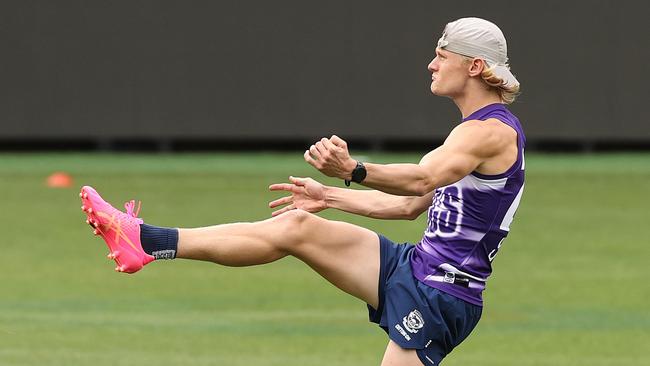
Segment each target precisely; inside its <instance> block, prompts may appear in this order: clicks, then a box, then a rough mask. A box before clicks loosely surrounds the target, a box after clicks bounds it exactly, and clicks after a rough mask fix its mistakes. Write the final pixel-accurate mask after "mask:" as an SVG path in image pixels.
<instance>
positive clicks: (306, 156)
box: [303, 150, 318, 169]
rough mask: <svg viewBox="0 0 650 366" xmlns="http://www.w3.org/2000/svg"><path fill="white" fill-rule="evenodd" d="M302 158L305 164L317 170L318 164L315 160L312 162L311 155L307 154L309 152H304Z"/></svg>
mask: <svg viewBox="0 0 650 366" xmlns="http://www.w3.org/2000/svg"><path fill="white" fill-rule="evenodd" d="M303 157H304V158H305V161H306V162H307V163H309V165H311V166H313V167H314V168H316V169H318V166H317V165H318V163H317V162H316V160H314V158H312V157H311V155H310V154H309V150H305V153H304V154H303Z"/></svg>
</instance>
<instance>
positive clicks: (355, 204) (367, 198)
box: [269, 177, 433, 220]
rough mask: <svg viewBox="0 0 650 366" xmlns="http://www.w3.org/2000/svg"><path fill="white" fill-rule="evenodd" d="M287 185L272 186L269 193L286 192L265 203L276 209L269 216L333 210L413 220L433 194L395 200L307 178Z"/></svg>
mask: <svg viewBox="0 0 650 366" xmlns="http://www.w3.org/2000/svg"><path fill="white" fill-rule="evenodd" d="M289 180H290V181H291V183H279V184H272V185H271V186H270V187H269V189H271V190H273V191H286V192H290V193H291V195H290V196H286V197H282V198H279V199H277V200H274V201H272V202H270V203H269V207H271V208H277V207H280V206H283V205H286V206H284V207H282V208H280V209H278V210H276V211H274V212H273V213H272V215H273V216H277V215H279V214H281V213H283V212H285V211H288V210H292V209H302V210H305V211H308V212H319V211H322V210H324V209H326V208H335V209H338V210H341V211H345V212H349V213H353V214H356V215H361V216H366V217H372V218H376V219H406V220H414V219H416V218H417V217H418V216H420V214H421V213H422V212H424V211H425V210H426V209H427V208H428V207H429V206H430V205H431V199H432V196H433V193H431V194H428V195H425V196H423V197H414V196H409V197H406V196H396V195H391V194H388V193H384V192H380V191H376V190H355V189H344V188H337V187H329V186H324V185H322V184H320V183H318V182H317V181H315V180H313V179H311V178H295V177H290V178H289Z"/></svg>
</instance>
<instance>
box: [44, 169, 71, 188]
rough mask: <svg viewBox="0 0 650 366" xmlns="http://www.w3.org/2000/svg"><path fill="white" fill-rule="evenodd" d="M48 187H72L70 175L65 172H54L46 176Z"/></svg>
mask: <svg viewBox="0 0 650 366" xmlns="http://www.w3.org/2000/svg"><path fill="white" fill-rule="evenodd" d="M45 183H46V184H47V186H48V187H50V188H69V187H72V183H73V182H72V176H70V174H68V173H66V172H54V173H52V174H50V176H49V177H47V180H46V181H45Z"/></svg>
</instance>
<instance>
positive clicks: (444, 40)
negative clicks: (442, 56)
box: [438, 18, 519, 87]
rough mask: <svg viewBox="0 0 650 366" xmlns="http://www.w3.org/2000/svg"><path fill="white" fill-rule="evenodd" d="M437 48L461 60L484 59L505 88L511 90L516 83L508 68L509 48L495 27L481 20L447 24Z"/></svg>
mask: <svg viewBox="0 0 650 366" xmlns="http://www.w3.org/2000/svg"><path fill="white" fill-rule="evenodd" d="M438 47H440V48H442V49H444V50H447V51H450V52H454V53H458V54H460V55H463V56H468V57H476V58H480V59H483V60H484V61H485V62H486V63H487V66H488V67H490V68H493V70H494V74H495V75H496V76H497V77H498V78H500V79H501V80H503V82H504V86H506V87H514V86H518V85H519V81H517V79H516V78H515V76H514V75H512V72H510V67H509V66H508V45H507V44H506V38H505V37H504V36H503V32H501V29H499V27H497V26H496V24H494V23H492V22H489V21H487V20H485V19H481V18H461V19H458V20H456V21H453V22H451V23H447V26H445V30H444V31H443V33H442V37H440V39H439V40H438Z"/></svg>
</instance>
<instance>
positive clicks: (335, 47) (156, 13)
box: [0, 0, 650, 151]
mask: <svg viewBox="0 0 650 366" xmlns="http://www.w3.org/2000/svg"><path fill="white" fill-rule="evenodd" d="M0 4H1V6H0V24H1V27H2V28H1V30H0V42H1V44H2V56H1V57H0V85H1V88H0V124H1V128H0V150H5V151H10V150H95V149H99V150H142V151H148V150H153V151H185V150H213V149H214V150H224V149H248V150H250V149H293V148H304V147H305V145H306V144H310V143H311V142H312V141H313V140H314V139H316V138H319V137H322V136H329V135H331V134H334V133H335V134H337V135H339V136H341V137H343V138H346V139H348V140H349V141H350V142H351V143H352V144H353V145H352V147H353V148H370V149H383V150H409V149H413V150H416V149H422V148H430V147H435V145H436V144H438V143H440V141H441V140H442V139H443V138H444V137H445V136H446V135H447V133H448V132H449V130H450V129H451V128H452V127H453V126H454V125H455V124H456V123H458V121H459V119H460V115H459V113H458V111H457V110H456V108H455V106H454V105H453V103H452V102H451V101H449V100H447V99H444V98H438V97H434V96H432V95H431V94H430V92H429V83H430V76H429V73H428V71H427V69H426V66H427V64H428V62H429V61H430V60H431V58H432V57H433V55H434V48H435V43H436V41H437V39H438V37H439V36H440V34H441V31H442V29H443V27H444V25H445V24H446V23H447V22H449V21H451V20H454V19H457V18H460V17H465V16H479V17H484V18H486V19H489V20H492V21H494V22H495V23H496V24H498V25H499V26H500V27H501V29H502V30H503V31H504V33H505V35H506V38H507V40H508V46H509V56H510V63H511V66H512V70H513V71H514V73H515V75H516V76H517V77H518V79H519V80H520V81H521V83H522V92H523V94H522V95H521V96H520V98H519V99H518V101H517V102H515V104H513V105H512V110H513V111H514V112H515V113H516V114H518V116H519V117H520V119H521V120H522V122H523V124H524V127H525V129H526V132H527V135H528V139H529V150H531V149H532V150H562V151H565V150H575V151H600V150H643V149H650V127H649V126H648V122H647V121H646V119H647V118H646V117H645V113H643V112H642V111H643V107H645V105H646V104H647V103H648V101H649V100H650V99H649V97H650V92H649V91H648V81H649V77H648V75H649V74H650V68H649V66H648V65H649V63H648V61H647V60H648V59H649V58H650V51H649V49H648V43H649V42H648V41H649V38H650V37H649V36H650V27H649V26H648V21H647V19H646V18H647V14H649V13H650V3H647V2H638V1H584V0H581V1H557V0H553V1H543V2H526V1H505V0H494V1H489V2H486V1H482V2H478V1H462V2H438V1H340V0H334V1H318V2H317V1H304V0H302V1H299V0H278V1H262V0H249V1H172V0H156V1H154V0H150V1H144V0H129V1H124V0H119V1H81V0H79V1H71V0H58V1H44V0H32V1H28V0H26V1H6V0H2V2H1V3H0Z"/></svg>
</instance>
